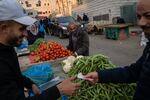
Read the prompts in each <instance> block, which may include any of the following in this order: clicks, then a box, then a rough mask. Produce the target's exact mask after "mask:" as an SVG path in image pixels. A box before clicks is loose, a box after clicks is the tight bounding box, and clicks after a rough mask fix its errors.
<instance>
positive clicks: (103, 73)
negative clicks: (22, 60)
mask: <svg viewBox="0 0 150 100" xmlns="http://www.w3.org/2000/svg"><path fill="white" fill-rule="evenodd" d="M78 17H79V18H78V20H79V21H81V20H82V18H80V16H78ZM137 18H138V25H139V26H140V27H141V28H142V29H143V31H144V33H145V36H146V38H147V39H148V40H149V39H150V0H138V2H137ZM83 20H84V21H86V22H87V21H88V20H89V19H88V17H87V16H86V15H85V14H84V15H83ZM36 21H37V20H36V19H34V18H31V17H29V16H27V15H26V14H25V13H24V11H23V8H22V7H21V6H20V5H19V4H18V3H17V1H16V0H0V32H1V33H0V55H1V56H0V90H1V91H0V96H1V100H57V99H58V98H59V97H60V94H65V95H73V94H75V93H76V92H79V91H78V90H79V89H80V84H79V83H74V82H73V81H74V80H75V79H76V78H75V77H70V78H67V79H65V80H64V81H62V82H61V83H59V84H58V85H56V86H53V87H51V88H49V89H47V90H45V91H44V92H43V93H42V94H41V93H40V90H39V88H38V87H37V85H36V84H35V83H34V82H32V81H31V80H30V79H29V78H27V77H25V76H23V75H22V74H21V71H20V66H19V62H18V57H17V55H16V52H15V50H14V47H15V46H18V45H20V43H21V42H22V40H23V39H24V37H27V35H28V36H30V37H32V39H31V38H29V37H27V39H28V41H29V43H30V44H32V43H33V42H34V41H35V40H36V38H39V37H42V38H44V34H45V33H47V31H48V30H47V29H46V27H48V26H49V25H50V24H49V23H48V19H45V21H44V20H41V21H39V23H36ZM43 23H45V24H43ZM44 25H45V26H44ZM27 26H30V27H28V31H26V28H27ZM68 31H69V32H70V35H69V45H68V46H67V48H68V49H69V50H71V51H73V52H74V54H75V55H84V56H88V55H89V37H88V34H87V32H86V31H85V30H83V29H82V28H80V27H78V25H76V23H70V24H69V26H68ZM149 50H150V43H149V42H148V43H147V46H146V47H145V49H144V51H143V55H142V56H141V57H140V58H139V60H137V61H136V62H135V63H133V64H131V65H130V66H125V67H119V68H115V69H107V70H97V71H95V72H91V73H87V74H86V75H85V77H86V78H88V79H89V78H90V79H91V80H87V81H89V82H92V83H136V84H137V86H136V91H135V94H134V97H133V99H134V100H149V98H150V95H149V92H148V91H149V89H150V62H149V61H150V56H149V53H150V51H149ZM110 52H111V51H110ZM24 87H26V88H28V89H32V90H33V92H34V94H35V96H33V97H26V96H25V95H24Z"/></svg>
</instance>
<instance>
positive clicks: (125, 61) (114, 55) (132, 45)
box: [47, 35, 144, 66]
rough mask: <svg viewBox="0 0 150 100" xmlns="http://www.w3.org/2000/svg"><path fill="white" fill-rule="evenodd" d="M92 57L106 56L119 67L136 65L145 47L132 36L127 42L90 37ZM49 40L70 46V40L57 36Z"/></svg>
mask: <svg viewBox="0 0 150 100" xmlns="http://www.w3.org/2000/svg"><path fill="white" fill-rule="evenodd" d="M89 37H90V55H94V54H98V53H101V54H104V55H106V56H108V57H109V59H110V60H111V61H112V62H113V63H114V64H116V65H117V66H124V65H129V64H131V63H134V62H135V61H136V60H137V59H138V58H139V57H140V56H141V54H142V51H143V49H144V47H140V46H139V41H140V36H139V35H138V36H134V37H133V36H132V37H131V36H130V38H128V39H126V40H122V41H121V40H110V39H106V38H105V36H104V35H89ZM47 39H48V40H51V41H57V42H59V43H61V44H62V45H64V46H66V45H67V44H68V39H59V38H58V37H55V36H47Z"/></svg>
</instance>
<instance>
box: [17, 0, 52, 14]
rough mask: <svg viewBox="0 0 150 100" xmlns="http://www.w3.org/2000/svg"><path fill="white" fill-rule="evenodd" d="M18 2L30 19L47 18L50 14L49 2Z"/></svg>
mask: <svg viewBox="0 0 150 100" xmlns="http://www.w3.org/2000/svg"><path fill="white" fill-rule="evenodd" d="M18 2H19V3H20V4H21V5H22V6H23V8H24V9H25V10H26V11H27V13H28V15H30V16H32V17H35V16H49V15H50V14H51V7H52V6H51V4H52V3H51V2H50V0H18Z"/></svg>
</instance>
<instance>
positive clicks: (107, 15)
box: [93, 14, 109, 21]
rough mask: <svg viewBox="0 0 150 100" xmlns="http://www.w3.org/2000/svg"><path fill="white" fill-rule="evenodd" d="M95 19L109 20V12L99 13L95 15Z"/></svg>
mask: <svg viewBox="0 0 150 100" xmlns="http://www.w3.org/2000/svg"><path fill="white" fill-rule="evenodd" d="M93 20H94V21H101V20H106V21H107V20H109V14H104V15H98V16H94V17H93Z"/></svg>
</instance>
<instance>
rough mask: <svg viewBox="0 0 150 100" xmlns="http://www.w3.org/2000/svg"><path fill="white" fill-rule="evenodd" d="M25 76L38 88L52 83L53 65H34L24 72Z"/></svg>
mask: <svg viewBox="0 0 150 100" xmlns="http://www.w3.org/2000/svg"><path fill="white" fill-rule="evenodd" d="M23 75H25V76H26V77H28V78H30V79H31V80H32V81H33V82H34V83H36V84H37V85H38V86H39V85H41V84H44V83H46V82H48V81H50V80H51V79H52V78H53V76H54V72H53V70H52V65H50V64H49V63H43V64H38V65H33V66H32V67H30V68H28V69H27V70H26V71H24V72H23Z"/></svg>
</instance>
